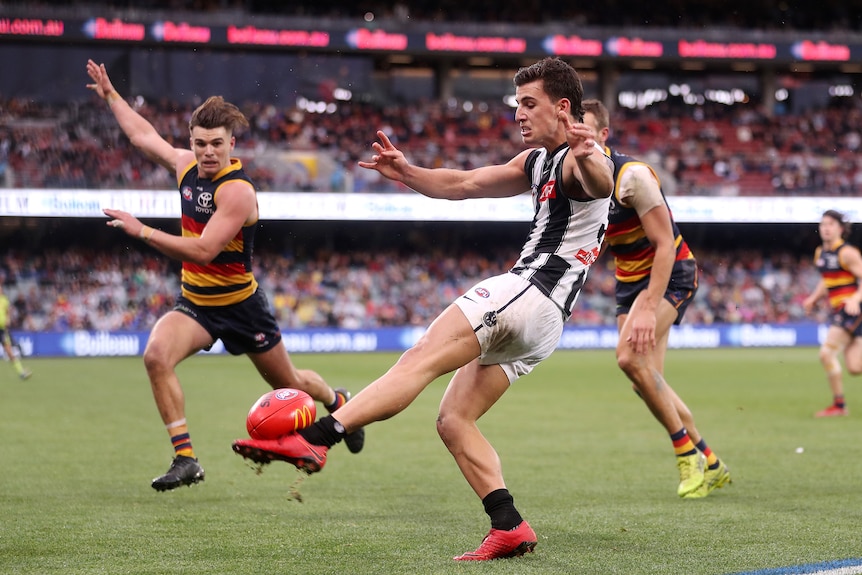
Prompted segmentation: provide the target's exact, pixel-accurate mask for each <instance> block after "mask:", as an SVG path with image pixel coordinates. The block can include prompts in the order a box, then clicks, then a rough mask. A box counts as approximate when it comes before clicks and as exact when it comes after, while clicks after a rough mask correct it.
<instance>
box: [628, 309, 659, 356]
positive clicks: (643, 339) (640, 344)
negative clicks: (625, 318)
mask: <svg viewBox="0 0 862 575" xmlns="http://www.w3.org/2000/svg"><path fill="white" fill-rule="evenodd" d="M629 320H630V321H631V326H632V327H631V331H629V335H628V337H627V338H626V342H627V343H628V344H629V345H630V346H632V349H634V350H635V353H637V354H640V355H646V354H648V353H651V352H652V351H653V350H654V349H655V323H656V322H655V314H654V313H649V312H646V311H639V310H632V312H631V314H630V317H629Z"/></svg>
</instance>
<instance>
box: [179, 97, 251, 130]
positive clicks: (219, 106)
mask: <svg viewBox="0 0 862 575" xmlns="http://www.w3.org/2000/svg"><path fill="white" fill-rule="evenodd" d="M195 126H200V127H201V128H204V129H206V130H212V129H213V128H225V129H226V130H227V131H228V132H230V133H231V134H233V133H234V131H236V130H238V129H239V128H247V127H248V118H246V117H245V114H243V113H242V112H241V111H240V109H239V108H237V107H236V106H235V105H233V104H231V103H230V102H227V101H225V99H224V98H222V97H221V96H210V97H209V98H207V100H206V102H204V103H203V104H201V105H200V106H198V107H197V109H196V110H195V111H194V112H192V117H191V120H189V131H190V132H191V130H192V129H193V128H194V127H195Z"/></svg>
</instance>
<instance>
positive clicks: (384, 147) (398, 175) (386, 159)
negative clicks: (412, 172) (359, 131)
mask: <svg viewBox="0 0 862 575" xmlns="http://www.w3.org/2000/svg"><path fill="white" fill-rule="evenodd" d="M377 137H378V138H380V141H379V142H374V143H373V144H371V149H372V150H374V154H373V155H372V156H371V161H370V162H363V161H359V162H358V165H359V167H361V168H366V169H368V170H377V171H378V172H380V173H381V174H382V175H383V176H385V177H387V178H389V179H390V180H396V181H401V180H402V177H403V174H404V169H405V168H406V167H407V158H405V157H404V154H403V153H402V152H401V150H399V149H398V148H396V147H395V146H393V145H392V142H391V141H390V140H389V137H388V136H387V135H386V134H385V133H383V131H382V130H378V131H377Z"/></svg>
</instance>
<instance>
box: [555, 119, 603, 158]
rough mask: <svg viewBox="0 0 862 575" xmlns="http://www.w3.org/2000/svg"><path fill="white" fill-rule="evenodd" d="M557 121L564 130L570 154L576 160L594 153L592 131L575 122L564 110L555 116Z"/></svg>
mask: <svg viewBox="0 0 862 575" xmlns="http://www.w3.org/2000/svg"><path fill="white" fill-rule="evenodd" d="M557 117H558V118H559V120H560V121H561V122H562V123H563V127H564V128H565V129H566V141H568V143H569V148H570V150H571V153H572V154H574V155H575V157H577V158H586V157H587V156H589V155H591V154H592V153H593V152H594V151H595V145H596V134H595V132H593V129H592V128H591V127H589V126H588V125H586V124H584V123H583V122H575V121H573V120H572V117H571V116H570V115H569V114H568V113H567V112H566V111H564V110H560V112H559V113H558V114H557Z"/></svg>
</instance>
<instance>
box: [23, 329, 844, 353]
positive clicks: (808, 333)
mask: <svg viewBox="0 0 862 575" xmlns="http://www.w3.org/2000/svg"><path fill="white" fill-rule="evenodd" d="M826 329H827V326H825V325H818V324H814V323H787V324H756V325H736V324H734V325H712V326H702V325H682V326H674V327H673V328H672V329H671V333H670V338H669V340H668V345H669V347H671V348H699V349H710V348H718V347H796V346H818V345H820V343H821V342H822V341H823V339H824V338H825V336H826ZM424 331H425V330H424V328H418V327H391V328H380V329H369V330H343V329H341V330H340V329H305V330H286V331H283V332H282V335H283V338H284V340H283V341H284V345H285V347H286V348H287V350H288V351H289V352H291V353H335V352H372V351H396V352H400V351H404V350H406V349H407V348H409V347H410V346H412V345H413V344H414V343H415V342H416V340H417V339H419V337H420V336H421V335H422V333H423V332H424ZM12 335H13V337H14V338H15V340H16V341H17V342H18V344H19V346H20V348H21V352H22V353H23V355H25V356H34V357H96V356H98V357H110V356H136V355H141V354H143V352H144V346H145V345H146V343H147V337H148V336H149V334H148V333H147V332H99V331H72V332H62V333H58V332H21V331H19V332H13V334H12ZM616 345H617V331H616V329H615V328H614V327H610V326H604V327H584V326H569V327H566V328H565V330H564V331H563V336H562V338H561V339H560V344H559V346H558V348H557V349H613V348H615V347H616ZM204 353H216V354H222V353H226V352H225V350H224V346H223V345H222V344H221V342H220V341H219V342H216V344H215V345H214V346H213V348H212V349H211V350H210V351H208V352H204Z"/></svg>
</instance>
